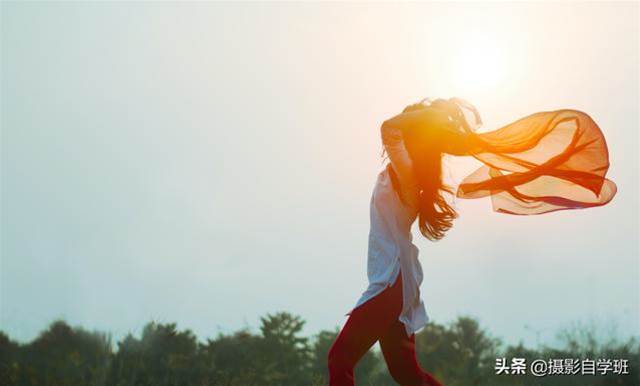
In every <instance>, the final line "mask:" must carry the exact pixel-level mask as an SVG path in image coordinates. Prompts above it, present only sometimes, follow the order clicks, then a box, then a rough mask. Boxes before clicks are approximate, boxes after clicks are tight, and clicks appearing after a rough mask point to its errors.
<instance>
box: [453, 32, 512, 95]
mask: <svg viewBox="0 0 640 386" xmlns="http://www.w3.org/2000/svg"><path fill="white" fill-rule="evenodd" d="M467 36H468V38H466V39H465V40H464V41H463V42H462V44H460V45H459V50H458V51H457V52H456V53H455V55H454V62H453V68H452V70H453V71H452V76H453V82H454V87H455V88H456V89H457V90H459V92H462V93H464V94H465V95H483V94H487V93H491V92H493V91H495V90H497V89H498V88H500V87H501V84H502V83H503V80H504V79H505V76H506V70H507V68H506V66H505V63H506V62H505V60H506V58H505V53H504V50H503V49H501V47H500V46H499V41H498V40H497V39H495V38H493V37H491V36H490V35H488V34H483V33H481V32H479V33H475V34H469V35H467Z"/></svg>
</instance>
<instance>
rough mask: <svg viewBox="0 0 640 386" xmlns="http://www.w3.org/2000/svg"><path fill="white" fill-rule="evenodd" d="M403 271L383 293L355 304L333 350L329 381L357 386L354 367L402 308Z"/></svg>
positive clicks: (330, 358)
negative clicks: (357, 305)
mask: <svg viewBox="0 0 640 386" xmlns="http://www.w3.org/2000/svg"><path fill="white" fill-rule="evenodd" d="M401 276H402V275H401V274H398V279H396V282H395V283H394V284H393V285H392V286H391V287H387V288H386V289H385V290H384V291H382V292H381V293H380V294H378V295H376V296H374V297H373V298H372V299H369V300H368V301H366V302H365V303H363V304H361V305H360V306H359V307H357V308H355V309H354V310H353V311H352V312H351V315H350V316H349V319H347V322H346V323H345V325H344V327H343V328H342V330H341V331H340V333H339V334H338V337H337V338H336V340H335V342H333V345H332V346H331V349H330V350H329V356H328V365H329V385H330V386H353V385H354V378H353V368H354V367H355V365H356V363H358V361H359V360H360V358H362V356H363V355H364V354H366V353H367V351H369V349H370V348H371V346H373V344H374V343H375V342H376V341H377V340H378V339H380V337H381V336H382V334H384V333H385V332H386V331H388V330H389V326H391V324H392V323H393V321H394V320H397V319H398V315H400V311H401V310H402V277H401Z"/></svg>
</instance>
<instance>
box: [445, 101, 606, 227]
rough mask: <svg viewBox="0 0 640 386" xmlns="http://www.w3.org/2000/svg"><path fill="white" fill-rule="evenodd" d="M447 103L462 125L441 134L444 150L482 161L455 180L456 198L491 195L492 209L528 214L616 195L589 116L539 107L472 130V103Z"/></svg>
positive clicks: (599, 135) (475, 123)
mask: <svg viewBox="0 0 640 386" xmlns="http://www.w3.org/2000/svg"><path fill="white" fill-rule="evenodd" d="M449 101H450V102H454V103H455V104H456V105H457V106H458V112H459V116H458V117H457V118H458V119H456V121H457V122H460V123H461V124H460V126H459V128H460V131H458V132H456V133H449V134H454V135H450V136H449V137H446V138H443V139H444V140H445V141H448V143H449V145H448V149H447V150H446V152H447V153H450V154H454V155H470V156H473V157H475V158H476V159H478V160H480V161H481V162H482V163H483V164H484V165H483V166H482V167H480V168H479V169H478V170H476V171H475V172H473V173H471V174H470V175H469V176H467V177H466V178H464V180H463V181H462V182H461V183H460V186H459V187H458V191H457V194H456V195H457V196H458V197H461V198H479V197H486V196H491V200H492V203H493V209H494V210H495V211H497V212H501V213H509V214H518V215H532V214H541V213H547V212H553V211H556V210H564V209H580V208H588V207H593V206H600V205H605V204H606V203H608V202H609V201H611V199H612V198H613V197H614V196H615V194H616V190H617V189H616V184H615V183H614V182H613V181H611V180H609V179H607V178H605V175H606V174H607V170H608V169H609V152H608V149H607V143H606V141H605V139H604V135H603V134H602V131H601V130H600V128H599V127H598V125H597V124H596V123H595V122H594V121H593V119H591V117H590V116H589V115H588V114H586V113H584V112H581V111H576V110H570V109H561V110H555V111H543V112H538V113H535V114H531V115H528V116H526V117H524V118H521V119H519V120H517V121H515V122H513V123H511V124H508V125H506V126H504V127H501V128H499V129H497V130H494V131H490V132H485V133H476V132H475V130H476V129H477V128H478V127H479V126H480V124H481V123H482V121H481V119H480V114H479V113H478V111H477V110H476V109H475V107H473V105H471V104H470V103H468V102H466V101H464V100H462V99H458V98H452V99H450V100H449ZM460 117H462V119H459V118H460ZM454 119H455V118H454Z"/></svg>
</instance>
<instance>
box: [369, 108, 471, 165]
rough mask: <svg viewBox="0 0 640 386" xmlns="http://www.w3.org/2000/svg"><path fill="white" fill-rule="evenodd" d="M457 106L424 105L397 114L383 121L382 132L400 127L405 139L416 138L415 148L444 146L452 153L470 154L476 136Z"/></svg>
mask: <svg viewBox="0 0 640 386" xmlns="http://www.w3.org/2000/svg"><path fill="white" fill-rule="evenodd" d="M458 115H459V114H458V111H457V107H456V105H455V104H453V103H450V102H443V103H440V104H439V105H437V106H424V107H423V108H420V109H412V110H410V111H405V112H403V113H401V114H398V115H396V116H395V117H393V118H390V119H388V120H386V121H384V122H383V124H382V132H383V136H384V132H385V131H394V130H399V131H400V132H401V133H402V136H403V138H404V140H405V141H412V144H413V147H414V149H420V148H422V149H424V150H423V151H433V150H435V149H440V151H443V152H445V153H448V154H452V155H459V156H463V155H468V152H469V151H470V147H471V142H470V141H471V140H472V139H473V138H470V137H472V135H471V134H470V133H468V132H466V131H465V130H464V129H463V128H462V127H461V125H462V122H460V119H464V117H461V116H458Z"/></svg>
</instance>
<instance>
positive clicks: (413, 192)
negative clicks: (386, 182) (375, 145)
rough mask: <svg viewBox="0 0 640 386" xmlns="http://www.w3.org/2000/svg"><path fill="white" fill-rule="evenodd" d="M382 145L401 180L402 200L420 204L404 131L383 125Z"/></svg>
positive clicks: (410, 203)
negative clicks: (403, 135)
mask: <svg viewBox="0 0 640 386" xmlns="http://www.w3.org/2000/svg"><path fill="white" fill-rule="evenodd" d="M381 137H382V145H383V146H384V148H385V150H386V151H387V154H388V156H389V161H390V162H391V166H392V167H393V170H394V171H395V172H396V175H397V176H398V180H399V181H400V185H401V187H400V192H399V194H400V196H401V197H402V201H404V202H405V203H407V204H409V205H411V206H414V207H415V206H417V205H418V184H417V181H416V178H415V175H414V173H413V166H412V162H411V158H410V157H409V152H408V151H407V149H406V147H405V145H404V139H403V137H402V131H400V129H397V128H394V127H386V126H383V127H382V129H381Z"/></svg>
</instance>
